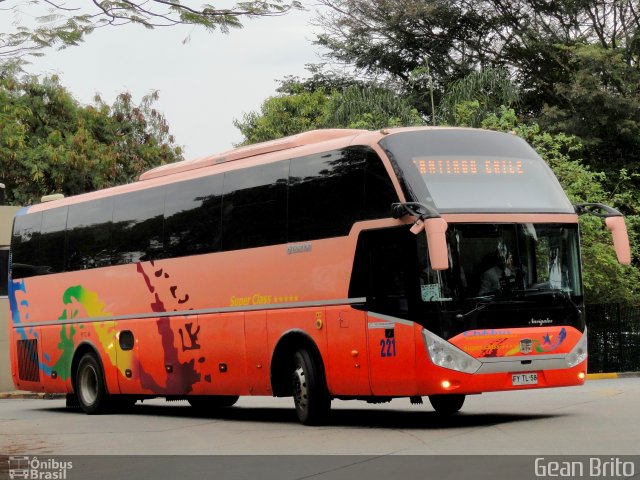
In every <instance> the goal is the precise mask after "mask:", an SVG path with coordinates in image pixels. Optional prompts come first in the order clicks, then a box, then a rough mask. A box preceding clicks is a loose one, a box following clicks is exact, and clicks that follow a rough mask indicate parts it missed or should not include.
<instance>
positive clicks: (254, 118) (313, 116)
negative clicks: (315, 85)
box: [233, 90, 329, 145]
mask: <svg viewBox="0 0 640 480" xmlns="http://www.w3.org/2000/svg"><path fill="white" fill-rule="evenodd" d="M328 103H329V96H328V95H327V94H326V93H325V92H324V91H323V90H317V91H315V92H306V91H303V92H300V93H296V94H293V95H280V96H277V97H271V98H268V99H267V100H265V101H264V103H263V104H262V107H261V109H260V113H257V112H250V113H248V114H245V115H244V117H243V119H242V120H234V122H233V124H234V125H235V126H236V128H238V129H239V130H240V132H242V135H243V136H244V141H243V142H242V144H243V145H247V144H251V143H258V142H264V141H267V140H273V139H276V138H281V137H286V136H288V135H294V134H296V133H300V132H306V131H307V130H314V129H316V128H320V125H323V124H324V123H325V117H326V110H327V105H328Z"/></svg>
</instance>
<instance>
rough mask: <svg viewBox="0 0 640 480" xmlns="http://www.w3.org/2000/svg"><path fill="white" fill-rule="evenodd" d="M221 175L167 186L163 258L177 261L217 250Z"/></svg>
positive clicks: (218, 245) (218, 246)
mask: <svg viewBox="0 0 640 480" xmlns="http://www.w3.org/2000/svg"><path fill="white" fill-rule="evenodd" d="M221 200H222V175H216V176H209V177H202V178H197V179H195V180H187V181H184V182H179V183H174V184H172V185H169V186H167V193H166V198H165V213H164V215H165V220H164V249H165V255H166V256H169V257H179V256H186V255H196V254H199V253H209V252H215V251H218V250H219V249H220V203H221Z"/></svg>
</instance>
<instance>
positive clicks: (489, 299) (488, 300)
mask: <svg viewBox="0 0 640 480" xmlns="http://www.w3.org/2000/svg"><path fill="white" fill-rule="evenodd" d="M476 298H482V299H483V300H482V301H480V302H479V303H477V304H476V306H475V308H473V309H471V310H469V311H468V312H466V313H459V314H457V315H456V319H457V320H463V319H465V318H467V317H468V316H469V315H472V314H478V313H480V312H481V311H482V310H484V309H485V308H487V307H488V306H489V305H512V304H514V303H522V302H521V301H518V300H515V299H513V298H504V297H496V296H493V295H490V296H485V297H476Z"/></svg>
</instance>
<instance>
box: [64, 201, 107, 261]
mask: <svg viewBox="0 0 640 480" xmlns="http://www.w3.org/2000/svg"><path fill="white" fill-rule="evenodd" d="M112 215H113V198H104V199H100V200H92V201H90V202H86V203H81V204H78V205H71V206H70V207H69V218H68V220H67V258H66V264H67V268H66V269H67V270H83V269H86V268H96V267H103V266H106V265H109V264H110V263H111V255H110V249H111V245H110V240H111V217H112Z"/></svg>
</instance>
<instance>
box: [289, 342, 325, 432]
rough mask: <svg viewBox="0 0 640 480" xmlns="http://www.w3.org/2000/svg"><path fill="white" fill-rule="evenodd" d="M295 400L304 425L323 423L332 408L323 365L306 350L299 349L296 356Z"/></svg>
mask: <svg viewBox="0 0 640 480" xmlns="http://www.w3.org/2000/svg"><path fill="white" fill-rule="evenodd" d="M293 401H294V404H295V407H296V414H297V415H298V419H299V420H300V422H301V423H303V424H304V425H318V424H320V423H322V421H323V420H324V418H325V417H326V415H327V414H328V413H329V409H330V408H331V397H330V396H329V392H328V391H327V386H326V383H325V381H324V375H322V370H321V366H320V365H319V364H318V362H317V361H315V360H314V358H313V357H312V356H311V355H310V354H309V352H307V351H306V350H299V351H297V352H296V354H295V356H294V368H293Z"/></svg>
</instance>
